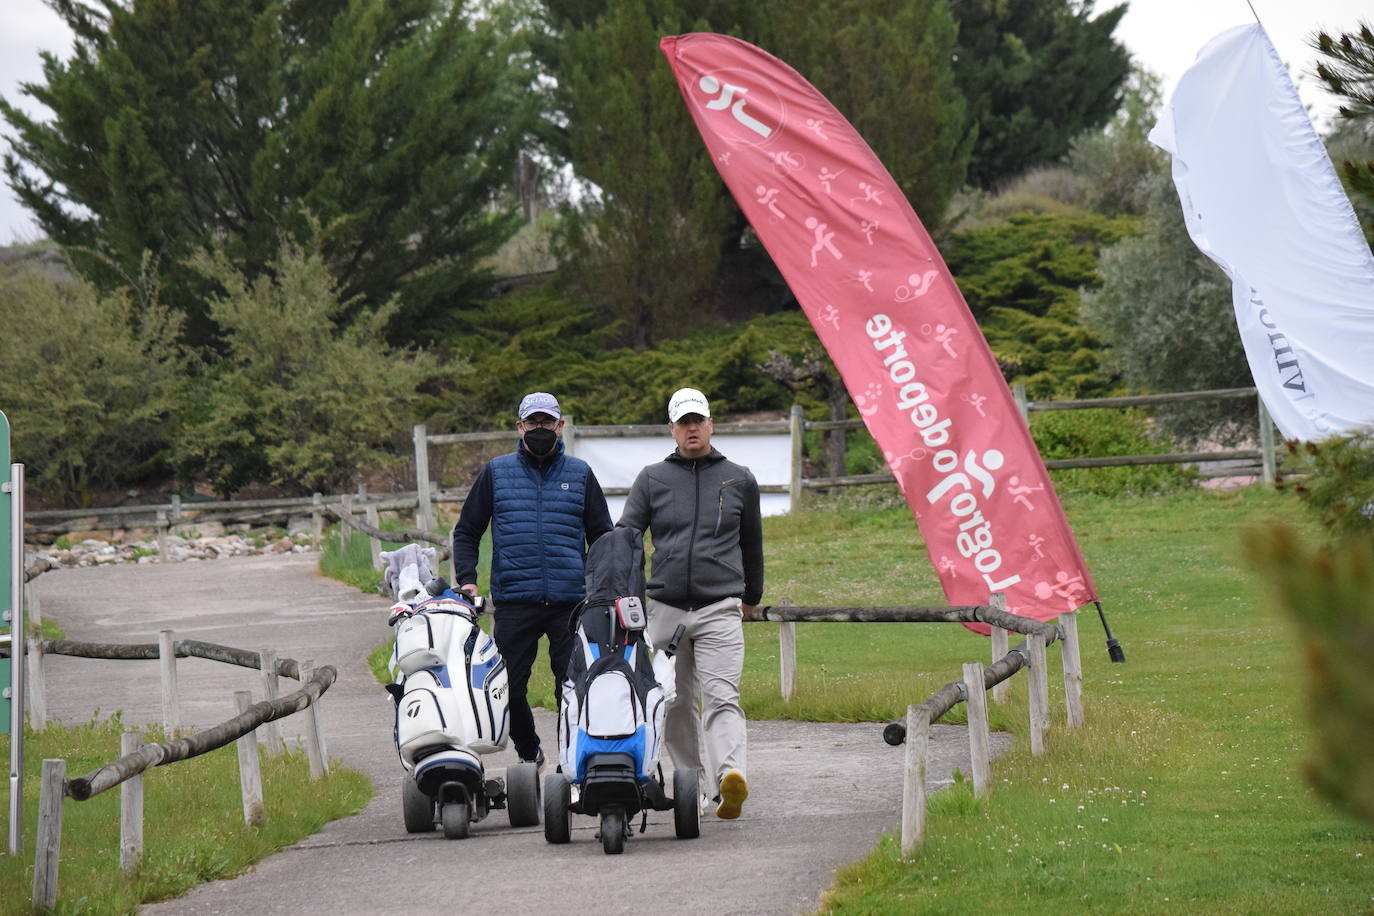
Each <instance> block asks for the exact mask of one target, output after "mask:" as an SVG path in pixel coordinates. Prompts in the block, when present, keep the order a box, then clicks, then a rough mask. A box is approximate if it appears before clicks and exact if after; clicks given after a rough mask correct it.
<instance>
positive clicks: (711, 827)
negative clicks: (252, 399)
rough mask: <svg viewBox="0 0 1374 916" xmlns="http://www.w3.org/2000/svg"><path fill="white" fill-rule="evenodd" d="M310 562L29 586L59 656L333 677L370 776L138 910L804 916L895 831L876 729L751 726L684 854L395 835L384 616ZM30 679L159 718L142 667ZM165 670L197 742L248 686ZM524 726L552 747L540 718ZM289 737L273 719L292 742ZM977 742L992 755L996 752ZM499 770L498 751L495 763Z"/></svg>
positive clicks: (937, 769)
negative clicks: (290, 835)
mask: <svg viewBox="0 0 1374 916" xmlns="http://www.w3.org/2000/svg"><path fill="white" fill-rule="evenodd" d="M315 564H316V559H315V557H314V556H312V555H308V554H297V555H285V556H263V557H245V558H236V559H225V560H216V561H213V562H198V563H180V564H168V565H166V566H163V565H159V564H151V565H142V566H107V567H96V568H88V569H72V570H60V571H56V572H51V573H47V574H45V575H43V576H41V577H40V578H39V579H37V580H35V582H34V583H33V586H35V587H37V589H38V592H39V594H40V595H41V598H42V608H43V613H44V615H45V616H53V617H55V618H57V619H58V620H59V621H60V622H61V624H62V626H63V628H64V629H65V631H66V633H67V635H68V636H69V637H70V638H72V639H82V640H93V641H108V642H153V641H156V639H157V632H158V630H160V629H164V628H171V629H173V630H175V632H176V635H177V637H178V638H195V639H203V640H207V641H210V642H218V643H223V644H226V645H231V646H237V647H240V648H245V649H258V648H264V647H272V648H275V649H277V651H278V653H279V655H284V656H290V657H293V658H297V659H305V658H312V657H313V658H314V659H315V660H316V662H317V663H320V664H326V663H327V664H332V665H334V666H335V667H337V668H338V669H339V680H338V682H337V683H336V684H335V685H334V687H333V688H331V689H330V691H329V692H328V693H327V694H326V695H325V698H324V702H323V704H322V707H321V710H322V721H323V724H324V731H325V735H326V742H327V744H328V750H329V754H330V756H331V757H333V758H335V759H336V760H340V761H342V762H343V763H345V764H346V765H348V766H351V767H354V768H356V769H358V770H361V771H362V772H364V773H366V774H367V775H368V776H369V777H370V778H371V779H372V781H373V783H374V784H375V785H376V787H377V794H376V797H375V798H374V799H373V801H372V803H371V804H370V805H369V806H368V807H367V808H366V809H365V810H364V811H363V812H362V813H360V814H358V815H355V816H353V817H349V818H344V819H342V820H339V821H335V822H334V823H331V824H329V825H327V826H326V827H325V828H324V829H323V830H321V831H320V832H319V833H317V834H315V835H313V836H311V837H307V838H306V839H304V840H302V841H301V842H300V843H298V844H297V845H295V846H292V847H290V848H288V849H285V850H283V851H282V852H280V853H278V854H276V855H274V856H271V857H270V858H268V859H265V860H264V861H262V862H260V863H259V864H258V865H257V867H256V868H255V869H254V870H252V871H251V872H249V873H247V874H245V875H242V876H240V877H238V878H234V879H232V880H225V881H216V882H213V883H211V884H208V885H203V886H201V887H198V888H196V889H194V890H193V891H191V892H190V893H189V894H187V895H186V896H185V897H182V898H180V899H177V900H173V901H168V902H165V903H161V904H155V905H151V906H148V907H145V908H144V909H145V911H147V912H149V913H169V914H180V913H198V914H199V913H252V914H261V913H269V912H290V913H295V914H302V913H305V914H310V913H326V912H327V913H332V914H351V913H362V914H369V916H372V914H376V913H387V912H393V913H394V912H404V913H406V914H407V916H412V914H416V916H418V914H428V913H435V914H440V913H442V914H445V916H451V914H454V913H463V912H473V913H482V914H483V916H504V914H510V916H539V914H545V913H548V914H559V916H567V914H569V913H578V912H595V913H598V914H615V913H635V914H642V913H645V912H652V913H654V914H656V916H658V914H664V916H668V914H683V916H714V914H734V913H739V914H797V913H806V912H810V911H811V910H813V909H814V908H815V907H816V904H817V901H818V899H819V896H820V894H821V893H822V892H823V891H824V890H825V888H826V887H827V886H828V885H829V883H830V879H831V874H832V873H833V871H834V870H835V869H836V868H837V867H839V866H841V865H844V864H846V863H848V862H850V861H853V860H854V859H858V858H861V857H862V856H864V855H866V854H867V853H868V852H869V851H870V850H871V849H872V848H873V845H874V843H875V842H876V841H877V839H878V838H879V836H881V835H882V833H884V832H886V831H890V830H894V829H896V827H897V826H898V823H899V820H900V815H901V765H902V753H901V750H900V749H898V748H892V747H888V746H887V745H885V744H884V743H883V742H882V739H881V736H880V729H879V728H878V727H877V726H876V725H873V724H859V725H842V724H817V723H797V722H751V723H750V724H749V764H750V792H751V794H750V798H749V801H748V803H747V804H746V805H745V813H744V816H743V817H741V818H740V819H739V820H737V821H720V820H717V819H715V818H714V816H710V817H707V818H705V819H704V821H703V825H702V835H701V838H700V839H697V840H691V841H682V840H677V839H675V838H674V836H673V826H672V813H671V812H664V813H660V814H656V815H653V816H651V817H650V818H649V829H648V832H647V833H645V834H642V835H640V834H636V835H635V836H634V837H633V838H632V839H631V840H630V841H629V842H628V843H627V844H626V849H625V853H624V854H623V855H621V856H607V855H605V854H604V853H602V851H601V844H600V843H599V842H597V841H596V840H595V839H594V835H595V828H596V824H595V822H594V821H593V820H592V819H591V818H583V817H576V816H574V831H573V842H572V843H571V844H570V845H567V846H559V847H555V846H549V845H547V844H546V843H545V842H544V839H543V832H542V828H538V827H536V828H532V829H530V828H527V829H521V830H514V829H512V828H511V827H510V826H509V822H508V821H506V819H505V813H504V812H499V811H498V812H495V814H494V815H493V816H492V817H489V818H488V819H487V820H485V821H483V822H481V823H479V824H477V825H475V826H474V828H473V834H472V836H471V838H469V839H467V840H457V841H448V840H444V839H443V838H442V836H441V835H440V834H439V833H434V834H427V835H410V834H407V833H406V832H405V829H404V827H403V825H402V822H401V811H400V792H401V779H402V777H403V775H404V771H403V770H402V769H401V765H400V763H399V762H398V761H397V759H396V752H395V746H394V745H393V743H392V739H391V716H392V708H393V707H392V703H391V700H390V699H389V698H388V697H387V695H386V694H385V692H384V691H383V690H382V689H381V687H380V686H379V685H378V684H377V683H376V681H375V680H374V679H373V677H372V675H371V672H370V671H369V670H368V668H367V664H366V655H367V652H368V651H369V650H370V649H371V648H372V647H374V646H376V645H377V644H378V643H380V642H381V641H382V640H383V639H385V638H386V637H387V635H388V632H389V631H388V629H387V627H386V623H385V616H386V613H385V602H384V601H383V600H382V599H380V598H378V597H376V596H369V595H365V594H362V593H360V592H357V591H355V590H353V589H351V588H349V587H347V586H344V585H341V584H339V583H337V582H334V581H332V580H329V579H325V578H322V577H321V576H320V575H319V574H318V572H317V571H316V568H315ZM45 665H46V668H47V676H46V681H47V684H48V706H49V714H50V715H52V716H54V717H57V718H61V719H63V720H66V721H70V722H80V721H86V720H88V719H89V718H90V716H91V714H92V713H93V712H94V711H96V710H99V711H100V713H101V714H102V715H108V714H110V713H112V712H114V711H115V710H121V711H122V713H123V716H124V720H125V721H126V722H128V723H143V722H157V721H159V720H160V718H161V709H160V703H161V691H160V687H159V684H158V666H157V664H156V663H155V662H115V661H100V660H92V659H77V658H66V657H62V656H49V657H48V658H47V659H46V661H45ZM177 670H178V680H179V687H180V691H181V698H182V699H181V715H182V720H183V722H185V723H191V724H194V725H197V726H208V725H211V724H214V723H216V722H219V721H221V720H223V719H225V718H227V717H228V716H230V715H231V714H232V712H233V708H232V707H233V702H232V695H233V691H234V690H242V689H246V688H251V689H253V690H254V691H255V695H256V693H257V691H258V690H259V689H260V686H259V685H260V681H259V678H258V675H257V672H255V671H248V670H246V669H240V668H234V667H231V666H227V665H217V664H215V663H213V662H209V661H205V660H203V659H182V660H180V661H179V662H178V669H177ZM537 715H538V716H539V727H540V732H541V734H543V735H545V736H550V735H551V733H552V720H553V717H552V715H551V714H548V713H543V712H542V711H540V712H539V713H537ZM292 723H293V720H292V719H286V720H284V722H283V724H284V726H285V727H286V731H287V734H288V736H291V735H294V734H295V733H296V730H297V729H296V726H295V725H294V724H292ZM964 735H965V732H964V730H963V729H962V728H956V727H952V726H940V725H937V726H936V727H935V728H934V734H933V740H932V745H933V751H934V759H933V761H932V764H931V766H930V771H929V778H930V786H931V788H932V789H934V788H939V787H941V786H943V785H945V784H947V783H948V782H949V779H950V775H951V771H952V769H953V768H954V767H956V766H957V767H959V768H961V769H962V770H964V771H965V772H967V771H968V769H969V763H968V750H967V742H966V739H965V737H964ZM993 739H994V743H995V745H996V748H997V749H1000V748H1001V747H1002V746H1003V745H1002V744H1001V743H1000V741H1002V740H1005V739H1004V738H1002V736H997V735H994V736H993ZM513 759H514V755H513V753H511V752H509V751H507V752H506V753H505V754H503V755H500V756H498V757H497V758H496V759H495V760H494V761H493V763H492V766H494V767H501V766H505V765H507V764H508V763H511V762H513ZM173 765H175V764H173Z"/></svg>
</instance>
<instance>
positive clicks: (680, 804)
mask: <svg viewBox="0 0 1374 916" xmlns="http://www.w3.org/2000/svg"><path fill="white" fill-rule="evenodd" d="M697 805H698V800H697V771H696V770H674V771H673V832H674V833H676V834H677V838H678V839H679V840H695V839H696V838H697V837H699V836H701V809H700V808H699V807H698V806H697Z"/></svg>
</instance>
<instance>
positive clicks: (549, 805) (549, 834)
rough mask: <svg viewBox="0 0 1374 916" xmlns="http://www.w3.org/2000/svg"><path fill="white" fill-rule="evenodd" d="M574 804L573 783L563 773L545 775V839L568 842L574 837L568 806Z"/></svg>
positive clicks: (552, 841)
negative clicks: (569, 822) (569, 821)
mask: <svg viewBox="0 0 1374 916" xmlns="http://www.w3.org/2000/svg"><path fill="white" fill-rule="evenodd" d="M571 804H572V783H570V782H568V777H566V776H564V775H563V774H562V773H550V774H549V775H548V776H545V777H544V839H545V840H547V841H548V842H550V843H566V842H568V841H569V840H571V839H572V828H571V827H570V826H569V824H568V816H569V812H568V806H569V805H571Z"/></svg>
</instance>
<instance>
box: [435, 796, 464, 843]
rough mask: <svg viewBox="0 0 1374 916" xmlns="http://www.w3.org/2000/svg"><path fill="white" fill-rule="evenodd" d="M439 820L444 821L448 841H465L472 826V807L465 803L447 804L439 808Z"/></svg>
mask: <svg viewBox="0 0 1374 916" xmlns="http://www.w3.org/2000/svg"><path fill="white" fill-rule="evenodd" d="M439 819H440V820H441V821H443V824H444V837H445V838H446V839H450V840H461V839H465V838H466V837H467V835H468V827H470V826H471V825H472V807H471V806H470V805H469V804H468V803H467V802H465V801H458V802H445V803H444V804H443V805H442V806H441V807H440V808H439Z"/></svg>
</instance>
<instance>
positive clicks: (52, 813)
mask: <svg viewBox="0 0 1374 916" xmlns="http://www.w3.org/2000/svg"><path fill="white" fill-rule="evenodd" d="M66 777H67V761H65V760H61V759H47V760H44V761H43V773H42V776H41V778H40V780H39V784H38V838H37V842H36V846H35V849H34V853H33V906H34V908H35V909H40V910H51V909H53V908H54V907H56V906H57V868H58V865H59V863H60V862H61V860H62V799H63V797H64V793H63V786H64V784H65V783H66Z"/></svg>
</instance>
